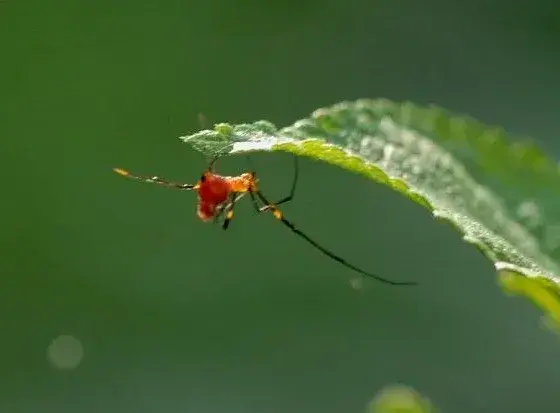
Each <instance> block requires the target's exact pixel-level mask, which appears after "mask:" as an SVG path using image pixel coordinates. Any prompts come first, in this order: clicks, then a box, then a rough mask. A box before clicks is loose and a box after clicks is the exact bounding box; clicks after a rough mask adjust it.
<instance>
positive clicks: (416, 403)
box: [366, 385, 439, 413]
mask: <svg viewBox="0 0 560 413" xmlns="http://www.w3.org/2000/svg"><path fill="white" fill-rule="evenodd" d="M366 411H367V413H438V412H439V410H438V409H436V408H435V407H434V406H433V405H432V403H431V402H430V401H429V400H428V399H426V398H424V397H422V396H421V395H420V394H419V393H418V392H416V391H415V390H414V389H412V388H410V387H407V386H402V385H399V386H396V385H395V386H388V387H387V388H385V389H383V390H382V391H381V392H379V394H377V395H376V397H375V399H374V400H373V401H372V402H371V403H370V404H369V405H368V408H367V410H366Z"/></svg>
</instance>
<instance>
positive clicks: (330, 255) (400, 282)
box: [255, 191, 417, 285]
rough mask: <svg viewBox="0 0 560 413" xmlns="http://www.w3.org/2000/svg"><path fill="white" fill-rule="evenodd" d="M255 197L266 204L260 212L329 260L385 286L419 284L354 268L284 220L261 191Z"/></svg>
mask: <svg viewBox="0 0 560 413" xmlns="http://www.w3.org/2000/svg"><path fill="white" fill-rule="evenodd" d="M255 195H256V196H257V197H258V198H259V199H260V200H261V201H262V202H263V204H264V206H262V207H261V208H259V212H264V211H271V212H272V215H273V216H274V218H276V219H277V220H278V221H280V222H282V223H283V224H284V225H285V226H286V227H288V228H289V229H290V230H291V231H292V232H293V233H295V234H297V235H298V236H300V237H301V238H303V239H304V240H306V241H307V242H308V243H309V244H311V245H313V246H314V247H315V248H316V249H318V250H319V251H321V252H322V253H323V254H325V255H326V256H328V257H329V258H331V259H333V260H335V261H337V262H339V263H341V264H342V265H344V266H345V267H347V268H350V269H351V270H354V271H356V272H358V273H360V274H362V275H365V276H367V277H370V278H374V279H376V280H377V281H380V282H382V283H385V284H391V285H416V284H417V283H416V282H412V281H392V280H388V279H386V278H383V277H380V276H378V275H375V274H372V273H369V272H366V271H364V270H362V269H360V268H358V267H356V266H354V265H353V264H350V263H349V262H347V261H346V260H345V259H343V258H341V257H340V256H338V255H336V254H334V253H333V252H331V251H329V250H328V249H326V248H325V247H323V246H322V245H320V244H318V243H317V242H316V241H314V240H313V239H311V238H310V237H309V236H308V235H306V234H305V233H304V232H302V231H301V230H300V229H299V228H297V227H296V226H295V225H294V224H293V223H292V222H291V221H288V220H287V219H286V218H284V214H282V211H280V209H278V208H277V207H276V205H274V204H271V203H270V202H268V200H267V199H266V197H265V196H264V195H263V194H262V193H261V192H260V191H255Z"/></svg>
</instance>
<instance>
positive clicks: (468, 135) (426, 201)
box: [181, 99, 560, 331]
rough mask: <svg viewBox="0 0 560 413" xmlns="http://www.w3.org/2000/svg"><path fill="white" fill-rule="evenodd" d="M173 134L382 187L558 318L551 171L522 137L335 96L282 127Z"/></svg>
mask: <svg viewBox="0 0 560 413" xmlns="http://www.w3.org/2000/svg"><path fill="white" fill-rule="evenodd" d="M181 139H182V140H183V141H184V142H186V143H188V144H190V145H192V146H193V147H194V148H195V149H197V150H199V151H201V152H203V153H205V154H206V155H208V156H214V155H227V154H230V155H233V154H239V153H246V152H254V151H264V152H269V151H285V152H291V153H294V154H296V155H299V156H307V157H311V158H314V159H316V160H321V161H324V162H328V163H330V164H333V165H336V166H339V167H341V168H344V169H347V170H349V171H351V172H354V173H357V174H361V175H363V176H365V177H367V178H368V179H371V180H372V181H374V182H377V183H380V184H383V185H386V186H388V187H390V188H392V189H394V190H395V191H397V192H399V193H401V194H403V195H405V196H406V197H408V198H409V199H411V200H413V201H415V202H417V203H418V204H420V205H422V206H424V207H425V208H427V209H428V210H429V211H430V212H431V213H432V214H433V215H434V216H436V217H438V218H439V219H442V220H445V221H447V222H449V223H450V224H452V225H453V226H454V227H455V228H456V229H457V230H458V231H459V233H460V234H461V235H462V236H463V239H464V240H465V241H466V242H468V243H470V244H472V245H474V246H476V247H477V248H478V249H479V250H480V251H481V252H482V253H483V254H484V255H485V256H486V257H488V258H489V259H490V260H491V261H492V263H493V264H494V266H495V268H496V271H497V273H498V275H499V276H500V280H501V285H502V286H503V287H504V288H505V289H506V290H507V291H508V292H510V293H514V294H523V295H526V296H527V297H529V298H531V299H532V300H533V302H534V303H535V304H537V305H539V306H540V307H541V308H542V309H543V310H544V311H545V312H547V313H548V315H549V316H550V317H551V319H552V320H556V322H557V323H559V324H558V325H560V277H559V275H560V267H559V263H560V174H559V169H558V165H557V164H556V162H554V161H553V160H552V159H551V158H549V157H548V156H547V155H546V154H545V153H544V152H543V151H542V150H540V149H539V148H538V147H537V146H536V145H535V144H534V143H532V142H531V141H529V140H527V139H523V140H521V139H520V138H514V137H508V136H507V135H506V133H505V132H504V131H503V130H502V129H500V128H497V127H490V126H487V125H484V124H482V123H480V122H478V121H476V120H475V119H472V118H469V117H465V116H458V115H455V114H452V113H450V112H449V111H446V110H445V109H442V108H438V107H433V106H430V107H420V106H417V105H415V104H413V103H410V102H405V103H396V102H392V101H388V100H383V99H380V100H366V99H364V100H358V101H354V102H341V103H338V104H336V105H334V106H331V107H328V108H323V109H319V110H317V111H315V112H314V113H313V114H312V115H311V116H310V117H309V118H306V119H302V120H299V121H297V122H295V123H294V124H293V125H291V126H288V127H285V128H283V129H277V128H276V127H275V126H274V125H273V124H271V123H270V122H267V121H258V122H255V123H252V124H240V125H229V124H227V123H221V124H218V125H216V126H215V127H214V130H204V131H201V132H198V133H195V134H193V135H190V136H186V137H181ZM559 331H560V330H559Z"/></svg>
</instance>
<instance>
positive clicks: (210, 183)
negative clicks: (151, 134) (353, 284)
mask: <svg viewBox="0 0 560 413" xmlns="http://www.w3.org/2000/svg"><path fill="white" fill-rule="evenodd" d="M217 159H218V156H216V157H214V158H213V159H212V160H211V162H210V164H209V166H208V168H207V169H206V171H204V172H203V173H202V176H201V177H200V179H199V180H198V182H197V183H195V184H185V183H177V182H171V181H168V180H166V179H163V178H161V177H158V176H153V177H145V176H139V175H133V174H131V173H130V172H128V171H126V170H124V169H120V168H114V169H113V170H114V171H115V172H116V173H117V174H119V175H122V176H124V177H127V178H130V179H133V180H137V181H141V182H149V183H154V184H158V185H162V186H166V187H170V188H175V189H179V190H183V191H196V192H197V193H198V205H197V215H198V217H199V218H200V219H201V220H202V221H205V222H208V221H211V220H213V221H214V222H218V221H219V220H220V219H221V218H223V222H222V228H223V229H224V230H226V229H228V227H229V225H230V223H231V221H232V219H233V216H234V208H235V205H236V204H237V202H238V201H239V200H240V199H241V198H243V197H244V196H245V195H247V194H249V196H250V197H251V200H252V204H253V206H254V208H255V211H256V212H257V213H259V214H261V213H265V212H270V213H271V214H272V216H273V217H274V218H276V220H278V221H280V222H281V223H282V224H284V225H285V226H286V227H288V228H289V229H290V230H291V231H292V232H294V233H295V234H297V235H298V236H300V237H301V238H303V239H304V240H306V241H307V242H308V243H310V244H311V245H313V246H314V247H315V248H317V249H318V250H319V251H321V252H322V253H323V254H325V255H326V256H328V257H329V258H331V259H333V260H335V261H338V262H339V263H341V264H342V265H344V266H346V267H347V268H350V269H351V270H353V271H356V272H358V273H360V274H362V275H365V276H367V277H370V278H374V279H376V280H377V281H380V282H383V283H386V284H391V285H416V284H417V283H416V282H411V281H400V282H399V281H391V280H388V279H386V278H383V277H380V276H378V275H375V274H372V273H369V272H366V271H364V270H362V269H360V268H358V267H356V266H354V265H352V264H350V263H349V262H347V261H346V260H344V259H343V258H341V257H339V256H338V255H336V254H334V253H332V252H331V251H329V250H328V249H326V248H325V247H323V246H321V245H320V244H318V243H317V242H316V241H314V240H313V239H312V238H310V237H309V236H308V235H306V234H305V233H304V232H302V231H301V230H300V229H299V228H298V227H296V226H295V225H294V224H293V223H292V222H291V221H289V220H287V219H286V218H285V217H284V214H283V213H282V211H281V210H280V208H279V206H280V205H282V204H286V203H288V202H290V201H292V199H293V198H294V194H295V190H296V184H297V181H298V175H299V167H298V161H297V157H296V156H294V179H293V182H292V187H291V190H290V193H289V195H288V196H286V197H284V198H282V199H280V200H278V201H276V202H270V201H269V200H268V199H267V198H266V197H265V196H264V195H263V193H262V192H261V191H260V190H259V187H258V185H257V183H258V179H257V176H256V173H255V172H245V173H242V174H241V175H238V176H224V175H219V174H217V173H215V172H214V165H215V163H216V161H217Z"/></svg>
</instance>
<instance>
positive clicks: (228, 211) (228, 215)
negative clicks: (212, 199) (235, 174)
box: [220, 193, 245, 230]
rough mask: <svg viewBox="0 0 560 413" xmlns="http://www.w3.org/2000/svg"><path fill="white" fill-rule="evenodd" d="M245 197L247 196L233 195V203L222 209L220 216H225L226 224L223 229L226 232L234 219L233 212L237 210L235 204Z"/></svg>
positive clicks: (243, 194)
mask: <svg viewBox="0 0 560 413" xmlns="http://www.w3.org/2000/svg"><path fill="white" fill-rule="evenodd" d="M243 196H245V193H240V194H232V195H231V198H232V199H231V201H230V202H229V203H228V204H227V205H225V206H224V207H223V208H222V211H220V215H221V214H225V218H224V222H223V223H222V229H223V230H226V229H228V228H229V224H230V222H231V220H232V219H233V210H234V208H235V204H236V203H237V201H239V200H240V199H241V198H243Z"/></svg>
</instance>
